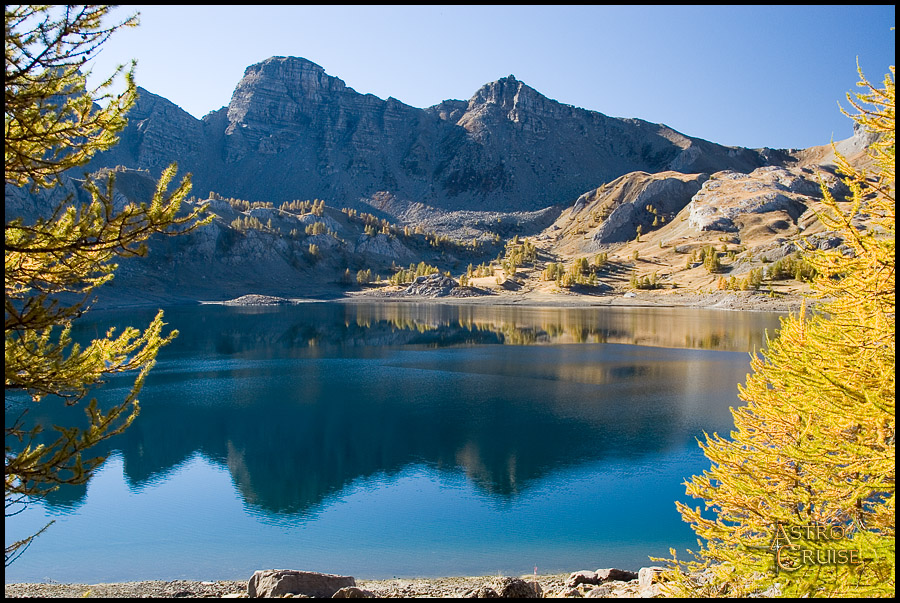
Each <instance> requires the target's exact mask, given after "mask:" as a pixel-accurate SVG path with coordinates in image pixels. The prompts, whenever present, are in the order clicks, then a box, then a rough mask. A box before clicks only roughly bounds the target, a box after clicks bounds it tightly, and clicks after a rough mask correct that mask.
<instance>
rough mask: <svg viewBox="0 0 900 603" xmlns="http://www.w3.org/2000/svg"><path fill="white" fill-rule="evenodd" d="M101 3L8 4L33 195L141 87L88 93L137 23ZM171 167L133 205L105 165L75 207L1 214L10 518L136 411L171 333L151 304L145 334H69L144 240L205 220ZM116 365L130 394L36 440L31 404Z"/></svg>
mask: <svg viewBox="0 0 900 603" xmlns="http://www.w3.org/2000/svg"><path fill="white" fill-rule="evenodd" d="M108 11H109V7H103V6H101V7H97V6H60V7H47V6H8V7H6V8H5V19H6V32H5V33H6V40H5V42H6V82H5V107H4V113H5V115H4V117H5V145H4V146H5V159H6V166H5V168H6V169H5V172H6V183H7V184H8V185H9V184H11V185H14V186H20V187H21V186H30V187H32V189H33V190H37V189H42V188H51V187H53V186H56V185H57V184H59V182H60V179H59V176H60V174H61V173H62V172H63V171H65V170H66V169H69V168H73V167H76V166H80V165H83V164H84V163H86V162H87V161H88V160H89V159H90V157H91V156H92V155H93V154H94V153H96V152H97V151H100V150H103V149H107V148H109V147H110V146H112V145H113V144H114V143H115V141H116V133H117V132H118V131H119V130H121V129H122V128H123V127H124V126H125V117H124V116H125V113H126V111H127V110H128V109H129V108H130V107H131V105H132V104H133V103H134V100H135V98H136V94H137V93H136V87H135V84H134V81H133V78H132V73H131V72H130V71H129V72H128V73H126V74H125V78H126V89H125V90H124V91H123V92H122V93H121V94H118V95H112V94H109V93H108V92H107V90H108V89H109V88H110V86H111V85H112V80H113V78H110V79H109V80H107V81H106V82H105V83H104V84H103V85H101V86H100V87H99V88H97V89H94V90H90V91H88V90H86V86H85V76H84V74H83V73H82V72H81V69H82V68H83V66H84V63H85V61H86V60H87V59H89V58H90V56H91V55H92V54H93V53H94V52H95V51H96V50H97V49H98V48H99V46H100V45H101V44H102V43H103V42H104V41H105V40H106V39H107V38H108V37H109V36H110V35H111V34H112V33H113V32H115V31H117V30H118V29H120V28H122V27H125V26H133V25H136V24H137V21H136V18H134V17H132V18H129V19H127V20H126V21H124V22H122V23H119V24H118V25H114V26H112V27H105V26H104V25H103V24H102V21H103V19H104V17H106V15H107V13H108ZM121 70H122V69H121V68H120V69H119V70H118V71H117V72H116V74H118V73H119V72H121ZM113 77H115V74H114V76H113ZM98 107H99V108H98ZM175 171H176V168H175V165H174V164H173V165H172V166H170V167H169V168H168V169H167V170H165V171H164V172H163V174H162V177H161V178H160V181H159V183H158V186H157V190H156V192H155V194H154V196H153V198H152V199H148V203H142V204H141V205H140V206H136V205H133V204H129V205H127V206H126V207H124V208H123V209H121V210H119V211H117V210H116V209H115V208H114V206H113V186H114V180H115V178H114V173H111V174H110V175H109V176H108V178H107V180H106V182H105V183H104V184H103V185H98V184H97V183H94V182H92V181H90V180H89V181H88V182H86V184H85V189H86V190H87V191H88V192H89V193H90V196H91V201H90V202H89V203H87V204H85V205H83V206H75V205H72V204H71V199H69V200H67V202H65V203H63V204H61V205H60V206H59V207H57V208H56V209H55V210H54V211H53V212H52V214H51V215H50V216H49V217H47V218H42V219H39V220H37V221H36V222H35V223H34V224H25V223H24V221H23V220H22V219H21V218H12V219H10V217H9V216H7V222H6V227H5V233H4V234H5V240H4V260H5V283H6V288H5V291H6V297H5V309H6V322H5V325H6V326H5V335H6V338H5V342H6V345H5V352H6V355H5V369H4V373H5V378H6V385H5V389H6V404H7V409H10V408H17V409H21V410H20V412H19V414H18V418H17V419H16V420H15V421H14V422H13V423H12V424H9V423H7V425H6V456H5V470H6V481H5V483H6V489H5V496H6V512H7V515H8V516H9V515H10V514H15V512H17V510H18V509H20V508H21V505H23V504H26V503H27V501H28V500H30V499H31V498H32V497H35V496H40V495H42V494H44V493H46V492H48V491H50V490H52V489H54V488H55V487H57V486H58V485H59V484H66V483H82V482H84V481H85V480H87V478H88V477H89V475H90V472H91V470H92V469H94V468H95V467H96V466H97V465H98V464H99V463H101V462H102V461H103V459H102V458H84V457H83V454H84V453H85V452H86V451H87V450H88V449H89V448H90V447H92V446H94V445H95V444H97V443H98V442H100V441H102V440H104V439H106V438H109V437H110V436H112V435H115V434H117V433H120V432H121V431H123V430H124V429H125V428H126V427H128V425H129V424H130V423H131V422H132V421H133V420H134V418H135V417H136V416H137V412H138V400H137V394H138V392H139V391H140V389H141V386H142V384H143V382H144V379H145V377H146V375H147V372H148V371H149V370H150V367H151V366H152V365H153V363H154V359H155V357H156V353H157V351H158V350H159V348H160V347H161V346H163V345H165V344H167V343H168V342H169V341H171V340H172V339H173V338H174V337H175V335H176V334H177V333H176V332H174V331H173V332H171V333H169V334H168V335H164V334H163V327H164V323H163V321H162V312H160V313H159V314H157V316H156V318H155V319H154V320H153V322H152V323H151V324H150V325H149V327H148V328H147V329H146V330H145V331H143V332H140V331H139V330H137V329H135V328H127V329H125V330H124V331H123V332H122V333H121V334H119V335H118V336H116V335H115V333H114V332H113V331H112V330H110V331H109V332H108V333H107V334H106V335H107V336H106V337H105V338H103V339H97V340H94V341H93V342H91V343H90V344H89V345H87V346H84V347H82V346H80V345H78V344H76V343H73V342H72V339H71V336H70V329H71V325H72V321H73V320H75V319H76V318H78V317H79V316H80V315H81V314H82V313H83V312H84V311H85V310H86V309H87V308H88V307H89V305H90V296H91V294H92V292H93V291H94V289H96V287H98V286H100V285H101V284H103V283H105V282H107V281H109V280H110V279H111V278H112V277H113V271H114V270H115V269H116V264H114V263H113V261H114V259H115V258H116V257H129V256H135V255H143V254H144V253H146V245H145V244H144V241H146V239H147V238H148V237H150V236H151V235H152V234H155V233H162V234H170V235H175V234H180V233H183V232H187V231H189V230H191V229H193V228H196V227H197V226H198V225H199V224H201V223H203V222H202V220H201V214H202V212H203V211H204V208H203V207H196V208H194V209H192V210H189V211H183V210H182V201H183V200H184V199H185V198H186V197H187V194H188V192H189V191H190V178H189V177H186V178H184V179H183V180H182V182H181V184H180V185H179V186H177V187H176V188H175V190H174V191H173V192H171V193H169V192H167V189H168V187H169V184H170V182H171V180H172V178H173V177H174V176H175ZM73 300H74V301H73ZM124 371H136V372H137V376H136V379H135V383H134V386H133V388H132V389H131V391H130V392H129V394H128V395H127V396H126V398H125V400H123V401H122V402H121V403H119V404H116V405H114V406H112V407H111V408H107V409H101V408H100V407H99V406H98V405H97V403H96V400H93V399H92V400H90V401H89V402H88V403H87V407H86V408H85V412H86V414H87V417H88V420H89V422H88V424H87V426H86V427H74V426H73V427H67V426H56V427H54V429H56V430H57V431H58V432H59V434H58V436H54V437H55V440H53V438H50V439H51V440H53V441H52V442H51V443H49V444H46V443H44V444H38V443H36V437H37V436H38V434H39V433H40V432H41V431H42V430H43V429H44V427H45V426H43V425H40V424H39V423H37V424H36V423H35V422H34V421H30V420H29V419H30V417H29V414H28V408H29V406H30V405H33V404H37V403H39V402H42V401H43V402H44V403H45V404H46V403H48V402H52V403H62V404H66V405H69V406H71V405H75V404H77V403H79V402H82V401H84V399H85V398H87V397H88V395H89V393H90V391H91V389H92V388H93V387H95V386H97V385H99V384H101V383H102V382H103V379H104V378H105V377H106V376H107V375H110V374H113V373H120V372H124ZM42 531H43V530H42ZM32 539H33V536H32V537H29V538H26V539H24V540H21V541H18V542H15V543H13V544H11V545H7V546H6V550H5V564H6V565H9V564H10V563H11V562H12V561H14V560H15V559H16V558H17V557H18V556H19V555H20V554H21V553H22V552H24V550H25V548H27V546H28V544H29V543H30V542H31V540H32Z"/></svg>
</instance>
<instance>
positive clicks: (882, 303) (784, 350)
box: [668, 67, 896, 596]
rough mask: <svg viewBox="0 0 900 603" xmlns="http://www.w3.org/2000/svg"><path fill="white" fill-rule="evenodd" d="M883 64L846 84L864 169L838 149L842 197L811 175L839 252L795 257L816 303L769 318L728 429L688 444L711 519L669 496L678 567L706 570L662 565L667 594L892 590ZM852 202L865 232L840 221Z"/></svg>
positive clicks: (889, 90) (890, 298) (887, 143)
mask: <svg viewBox="0 0 900 603" xmlns="http://www.w3.org/2000/svg"><path fill="white" fill-rule="evenodd" d="M893 75H894V68H893V67H891V68H890V73H889V74H888V75H887V76H886V77H885V81H884V87H883V88H877V87H875V86H873V85H871V84H870V83H869V82H868V81H867V80H866V79H865V77H864V76H863V75H862V72H860V76H861V82H860V86H863V87H864V88H865V89H866V92H865V93H863V94H858V95H856V98H855V99H854V98H853V97H850V95H848V98H849V99H850V102H851V104H852V105H853V106H854V107H855V108H856V109H857V110H858V112H859V113H858V114H857V115H854V116H853V119H854V120H855V121H856V122H857V123H859V124H861V125H862V126H863V127H864V128H866V129H867V130H869V131H870V132H874V133H877V134H878V135H879V139H878V142H877V143H875V144H874V145H873V146H872V148H871V150H870V155H871V157H872V158H873V160H874V162H875V166H876V169H875V173H874V174H871V175H870V174H867V173H864V172H861V171H858V170H856V169H854V168H853V167H852V166H851V165H849V163H847V161H846V160H845V159H843V158H839V163H840V168H841V170H842V171H843V173H844V174H845V175H846V178H845V182H846V183H847V184H848V185H849V187H850V190H851V197H850V199H849V207H846V206H845V207H843V208H842V204H840V203H838V202H837V201H836V200H835V199H833V198H832V197H831V195H829V194H828V191H827V190H826V189H825V187H824V186H823V194H824V196H825V203H826V205H827V206H828V207H829V208H830V212H829V215H822V216H820V218H821V219H822V220H823V222H825V224H826V226H827V227H829V228H833V229H837V230H840V231H841V232H842V233H843V235H844V238H845V240H846V242H847V244H848V245H849V246H850V247H852V250H853V253H852V254H850V255H844V254H843V253H841V252H840V251H838V250H831V251H814V252H811V253H808V254H807V255H806V256H805V259H806V260H807V261H808V262H810V263H811V264H812V265H813V267H814V268H815V270H816V275H815V277H814V280H813V283H812V286H813V289H814V291H815V292H816V295H817V296H818V297H820V298H824V299H827V300H830V301H828V303H825V304H824V305H823V306H822V307H821V310H820V311H817V312H815V313H813V314H812V315H811V316H806V315H805V312H804V311H801V312H800V314H799V315H792V316H791V317H789V318H788V319H786V320H784V321H783V322H782V327H781V331H780V334H779V336H778V338H777V339H774V340H770V341H769V342H768V349H767V350H766V351H765V352H764V353H763V355H762V356H760V357H755V358H754V359H753V361H752V368H753V374H752V375H750V376H749V377H748V380H747V384H746V386H744V387H741V388H740V398H741V399H742V400H743V401H744V402H746V405H745V406H742V407H740V408H737V409H733V410H732V414H733V416H734V421H735V431H734V432H732V433H731V436H730V437H728V438H726V437H722V436H719V435H717V434H713V435H712V436H709V435H707V437H706V442H705V443H704V444H701V447H702V448H703V450H704V452H705V453H706V456H707V457H708V458H709V459H710V460H711V461H712V467H711V469H710V470H708V471H704V473H703V475H701V476H694V477H693V478H692V479H691V481H690V482H688V484H687V493H688V494H690V495H691V496H693V497H695V498H700V499H703V500H704V501H705V505H706V510H707V511H711V512H712V513H713V514H714V516H710V514H709V513H706V514H704V513H702V512H701V509H700V508H699V507H697V508H691V507H689V506H687V505H684V504H681V503H678V509H679V510H680V512H681V514H682V517H683V518H684V519H685V521H687V522H689V523H690V524H691V526H692V528H693V529H694V531H695V532H696V533H697V535H698V536H699V537H700V538H701V539H702V541H701V542H700V544H701V549H700V550H699V555H698V559H699V561H698V562H692V563H688V564H687V566H688V568H689V569H691V570H693V571H694V572H698V571H700V570H705V572H706V574H705V581H704V584H703V585H700V584H699V581H698V580H695V579H692V578H690V577H689V576H688V575H687V574H685V573H682V572H681V571H680V570H678V571H675V570H674V569H673V571H671V572H669V575H668V577H669V579H670V580H672V581H673V582H672V584H673V588H674V590H677V591H680V593H681V594H689V593H690V594H706V595H712V596H716V595H722V594H727V595H728V596H742V595H746V594H749V593H752V592H754V591H757V592H758V591H763V590H765V589H767V588H769V587H771V586H772V585H773V584H775V583H779V584H780V591H781V592H782V593H783V594H784V595H787V596H805V595H810V596H835V595H839V596H872V595H874V596H878V595H881V596H893V595H894V588H895V583H894V551H895V548H894V537H895V534H894V515H895V487H894V480H895V456H894V455H895V437H896V436H895V421H894V387H895V384H894V366H895V364H894V363H895V355H894V344H895V340H894V320H895V313H894V312H895V311H894V303H895V300H894V288H895V275H894V220H895V210H894V190H895V184H894V183H895V179H894V157H895V147H894V138H895V134H894V133H895V120H894V102H895V95H894V80H893ZM863 212H864V213H866V214H868V215H869V217H870V220H871V222H870V224H871V226H870V227H869V228H867V229H860V228H858V227H856V226H855V225H854V222H853V221H854V218H855V217H857V216H858V215H859V214H860V213H863ZM818 527H821V528H822V532H819V531H818ZM810 528H812V529H813V530H815V531H813V532H809V531H808V530H809V529H810ZM821 533H824V534H826V535H827V536H829V537H828V538H822V537H817V536H818V534H821ZM810 534H813V536H810ZM673 554H674V551H673ZM776 574H777V575H776Z"/></svg>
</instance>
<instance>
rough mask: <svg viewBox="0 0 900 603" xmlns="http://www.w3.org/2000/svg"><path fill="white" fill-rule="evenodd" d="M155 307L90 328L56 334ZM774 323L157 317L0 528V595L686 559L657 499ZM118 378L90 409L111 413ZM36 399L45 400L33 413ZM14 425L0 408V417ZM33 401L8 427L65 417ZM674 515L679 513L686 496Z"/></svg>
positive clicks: (668, 318)
mask: <svg viewBox="0 0 900 603" xmlns="http://www.w3.org/2000/svg"><path fill="white" fill-rule="evenodd" d="M154 313H155V312H150V311H147V312H144V311H134V310H131V311H128V312H103V313H100V312H94V313H91V314H88V315H86V316H85V319H84V320H83V324H82V325H81V326H80V327H79V329H80V330H79V332H78V337H80V338H82V339H84V340H89V339H90V338H91V337H96V336H102V335H103V334H104V333H105V331H106V329H107V327H108V326H110V325H121V326H125V325H128V324H132V325H135V326H139V325H141V326H142V325H146V324H147V323H148V322H149V321H150V320H151V318H152V316H153V314H154ZM778 316H779V315H777V314H774V313H744V314H741V313H735V312H721V311H710V310H693V309H648V308H594V309H541V308H515V307H500V308H498V307H486V306H445V305H432V304H422V305H419V304H377V305H364V304H359V305H340V304H308V305H301V306H292V307H274V308H228V307H221V306H203V307H192V308H173V309H169V310H167V311H166V320H167V322H169V324H170V326H171V327H173V328H177V329H178V330H179V331H180V332H181V335H180V336H179V337H178V338H177V339H176V340H175V342H174V343H172V344H171V345H169V346H168V347H166V348H164V349H163V350H162V351H161V352H160V355H159V360H158V363H157V365H156V367H155V368H154V369H153V371H152V372H151V375H150V377H149V378H148V379H147V382H146V385H145V386H144V389H143V391H142V393H141V396H140V400H141V414H140V416H139V418H138V419H137V420H136V421H135V423H134V424H133V425H132V426H131V427H130V428H129V429H128V430H127V431H126V432H125V433H124V434H123V435H121V436H118V437H116V438H114V439H112V440H110V441H109V442H107V443H106V444H105V446H106V447H105V448H103V449H102V450H101V451H100V452H102V453H104V454H109V458H108V459H107V461H106V463H105V464H104V465H103V466H102V467H101V469H100V470H99V471H98V472H97V473H96V475H95V476H94V477H93V478H92V479H91V480H90V481H89V482H88V483H87V484H85V485H83V486H69V487H64V488H63V489H60V490H59V491H57V492H55V493H53V494H51V495H50V496H48V497H47V499H46V500H44V501H40V502H38V503H36V504H33V505H31V506H30V507H29V508H28V509H27V510H26V511H25V512H23V513H21V514H20V515H17V516H15V517H13V518H10V519H7V520H6V542H7V543H9V542H12V541H13V540H15V539H18V538H22V537H24V536H27V535H29V534H31V533H34V532H35V531H37V530H38V529H39V528H40V527H42V526H43V525H44V524H46V523H47V521H49V520H50V519H55V520H56V523H55V524H54V525H53V526H51V527H50V528H49V529H48V530H47V532H45V533H44V534H43V535H42V536H41V537H39V538H38V539H36V540H35V542H34V543H33V544H32V546H31V548H30V549H29V550H28V551H27V552H26V553H25V554H24V555H23V556H22V557H21V558H20V559H19V560H18V561H16V562H15V563H14V564H13V565H11V566H10V567H8V568H7V569H6V581H7V582H22V581H44V580H48V579H50V580H55V581H61V582H110V581H123V580H147V579H179V578H183V579H201V580H215V579H235V578H237V579H243V578H249V576H250V575H251V574H252V573H253V571H254V570H257V569H263V568H292V569H305V570H313V571H325V572H333V573H342V574H349V575H354V576H356V577H359V578H390V577H393V576H439V575H481V574H494V573H497V572H500V573H503V574H507V575H518V574H523V573H530V572H531V571H532V570H533V568H534V567H535V566H537V568H538V571H539V572H541V573H547V572H557V571H558V572H563V571H574V570H578V569H595V568H598V567H621V568H629V569H636V568H638V567H641V566H643V565H648V564H650V562H649V560H648V555H654V556H665V555H666V554H667V553H668V549H669V547H670V546H671V547H676V548H677V549H679V550H680V551H683V549H684V548H686V547H691V548H695V546H696V538H695V536H694V534H693V532H692V531H691V530H690V528H689V527H688V526H687V525H686V524H684V523H683V522H682V521H681V518H680V516H679V515H678V513H677V512H676V510H675V505H674V501H675V500H689V499H687V498H686V496H685V494H684V486H683V484H682V482H683V481H684V480H685V479H686V478H688V477H690V476H691V475H693V474H696V473H699V472H701V471H702V470H703V469H705V468H708V467H709V462H708V461H706V460H705V458H704V457H703V455H702V452H701V451H700V450H699V448H698V447H697V442H696V438H697V437H700V436H701V434H702V432H703V431H704V430H705V431H707V432H710V433H711V432H714V431H719V432H728V431H729V430H730V429H731V425H732V424H731V415H730V413H729V410H728V409H729V406H733V405H738V404H740V401H739V400H738V398H737V387H736V384H737V383H740V382H744V381H745V379H746V374H747V372H748V371H749V364H750V355H749V354H748V352H751V351H752V350H754V349H757V350H758V349H759V348H761V347H763V346H764V343H765V332H766V330H767V329H768V331H769V333H770V334H772V333H773V332H774V330H775V329H777V328H778V326H779V323H778ZM132 382H133V377H132V378H130V379H129V378H128V377H116V378H114V379H112V380H110V382H109V383H108V385H107V387H106V388H104V389H103V390H102V393H100V394H98V395H99V396H100V399H101V401H102V400H112V401H115V400H121V399H122V398H123V397H124V395H125V393H126V392H127V391H128V389H129V388H130V386H131V383H132ZM48 402H49V401H48ZM17 410H18V409H17V408H15V406H13V407H9V405H8V407H7V410H6V417H7V422H9V421H10V420H11V418H14V416H16V415H15V414H13V413H16V414H17ZM69 411H70V413H69V414H66V412H64V411H63V410H62V409H59V408H56V407H55V406H54V405H53V404H50V403H47V404H42V405H39V406H38V407H36V408H34V409H32V411H31V412H30V413H29V416H30V417H31V419H32V420H39V421H42V422H45V423H47V424H73V423H74V422H75V421H78V420H80V417H83V411H82V410H80V409H78V408H75V409H69ZM695 502H696V501H695Z"/></svg>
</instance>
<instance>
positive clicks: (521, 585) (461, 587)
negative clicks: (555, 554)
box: [5, 568, 660, 598]
mask: <svg viewBox="0 0 900 603" xmlns="http://www.w3.org/2000/svg"><path fill="white" fill-rule="evenodd" d="M291 573H293V574H295V575H297V574H300V576H299V579H300V580H301V581H302V580H305V579H307V578H311V579H312V580H313V582H314V583H315V584H316V586H314V587H310V588H313V590H307V591H306V592H309V593H310V595H312V596H314V597H316V598H320V597H322V596H327V595H323V592H322V591H319V592H317V591H315V590H314V589H315V588H318V587H321V585H322V583H323V580H324V581H325V582H329V581H334V585H333V587H331V588H330V589H329V586H325V588H326V590H327V592H335V591H336V594H335V595H333V596H334V597H335V598H365V597H377V598H412V597H436V598H535V597H540V598H548V597H554V598H555V597H560V598H562V597H565V598H581V597H590V598H622V597H624V598H632V597H653V596H659V595H660V591H659V585H658V584H657V582H656V579H657V576H658V573H659V568H642V569H641V571H640V572H630V571H626V570H618V569H599V570H597V571H596V572H594V571H589V570H582V571H579V572H573V573H571V574H550V575H539V576H522V577H520V578H515V577H499V576H475V577H453V578H413V579H396V578H395V579H391V580H353V578H349V577H345V576H330V575H327V574H314V573H312V572H291V571H290V570H266V571H265V572H256V574H254V576H253V577H252V578H251V579H250V580H249V582H248V581H245V580H225V581H216V582H195V581H188V580H173V581H144V582H120V583H112V584H56V583H54V584H7V585H6V588H5V596H6V597H7V598H19V597H42V598H62V597H101V598H113V597H115V598H118V597H123V598H179V597H203V598H243V597H248V596H256V597H292V598H297V597H300V598H303V597H306V596H310V595H304V594H301V592H302V591H303V590H304V588H303V587H299V586H298V587H293V585H295V584H296V583H294V582H292V580H291V579H292V578H296V576H291V575H287V576H285V574H291ZM354 583H355V586H349V587H348V586H342V585H344V584H354ZM339 587H340V588H339Z"/></svg>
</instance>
